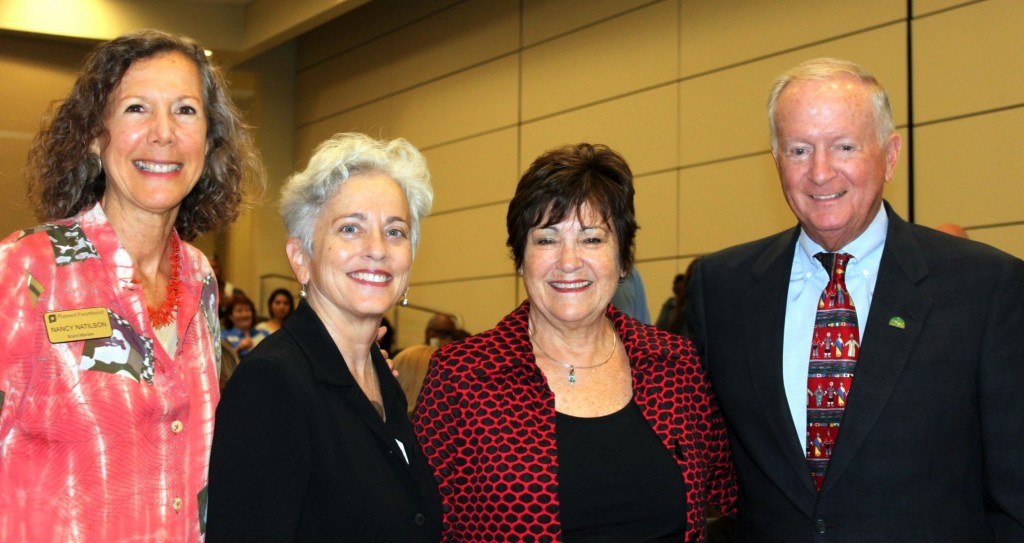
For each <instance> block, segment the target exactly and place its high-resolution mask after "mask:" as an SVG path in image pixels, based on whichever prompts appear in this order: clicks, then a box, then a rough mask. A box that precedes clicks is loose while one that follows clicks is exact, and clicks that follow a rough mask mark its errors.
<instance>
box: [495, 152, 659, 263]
mask: <svg viewBox="0 0 1024 543" xmlns="http://www.w3.org/2000/svg"><path fill="white" fill-rule="evenodd" d="M634 194H635V190H634V188H633V172H632V171H631V170H630V169H629V165H628V164H627V163H626V160H625V159H624V158H622V155H620V154H619V153H617V152H615V151H613V150H612V149H610V148H609V147H608V146H606V145H601V144H590V143H580V144H577V145H568V146H565V147H559V148H557V149H552V150H550V151H547V152H545V153H544V154H542V155H541V156H539V157H537V159H536V160H534V161H533V164H531V165H530V167H529V169H527V170H526V173H524V174H523V177H522V178H521V179H520V180H519V185H518V186H517V187H516V193H515V195H514V196H513V197H512V200H511V201H510V202H509V204H508V213H507V215H506V217H505V226H506V229H507V230H508V239H507V241H506V242H505V244H506V245H507V246H508V247H509V248H510V249H511V250H512V260H513V262H514V263H515V267H516V268H517V269H520V268H522V267H523V260H524V259H525V255H526V239H527V236H528V235H529V233H530V229H532V228H546V227H548V226H551V225H554V224H558V223H560V222H562V221H563V220H565V219H566V218H568V217H572V216H574V215H577V216H578V215H580V213H581V212H582V210H583V206H585V205H590V206H591V207H592V208H593V209H594V211H596V212H597V213H599V214H600V215H601V217H602V218H603V219H604V220H605V222H606V223H607V224H608V226H609V227H611V229H612V231H613V232H614V234H615V239H616V240H617V241H618V243H619V255H618V256H619V266H620V267H621V268H622V272H623V273H628V272H629V271H630V270H632V269H633V259H634V248H635V245H636V241H635V240H636V231H637V230H638V229H639V226H637V223H636V212H635V210H634V207H633V197H634Z"/></svg>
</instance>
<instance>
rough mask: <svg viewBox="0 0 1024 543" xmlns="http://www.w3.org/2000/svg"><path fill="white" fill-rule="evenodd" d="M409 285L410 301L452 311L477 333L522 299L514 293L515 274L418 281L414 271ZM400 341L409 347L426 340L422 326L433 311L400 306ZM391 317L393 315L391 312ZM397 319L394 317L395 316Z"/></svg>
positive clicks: (460, 324)
mask: <svg viewBox="0 0 1024 543" xmlns="http://www.w3.org/2000/svg"><path fill="white" fill-rule="evenodd" d="M412 279H413V284H412V287H410V288H409V304H410V306H417V307H423V308H429V309H430V310H437V311H443V312H446V313H453V314H455V316H456V317H458V324H459V326H461V327H463V328H465V329H466V330H467V331H468V332H470V333H473V334H477V333H480V332H483V331H484V330H489V329H491V328H493V327H494V325H495V324H497V323H498V321H499V320H501V318H502V317H504V316H505V315H507V314H508V313H510V312H511V311H512V310H513V309H515V308H516V306H517V305H518V304H519V302H520V301H521V300H517V299H516V297H515V282H516V279H515V277H514V276H513V275H511V274H510V275H509V276H508V277H495V278H486V279H476V280H468V281H460V282H458V283H435V284H426V285H417V284H416V283H415V281H416V279H417V277H416V275H415V274H414V275H413V277H412ZM395 313H396V314H397V319H398V321H397V323H396V324H397V326H398V339H397V340H396V343H397V345H399V346H401V347H408V346H410V345H417V344H420V343H423V330H424V329H425V328H426V326H427V321H428V320H430V317H431V316H432V315H433V313H432V311H429V310H428V311H421V310H418V309H413V308H412V307H409V308H402V309H398V310H397V311H396V312H395ZM388 319H392V317H391V315H389V316H388ZM392 322H393V323H394V322H395V321H394V320H392Z"/></svg>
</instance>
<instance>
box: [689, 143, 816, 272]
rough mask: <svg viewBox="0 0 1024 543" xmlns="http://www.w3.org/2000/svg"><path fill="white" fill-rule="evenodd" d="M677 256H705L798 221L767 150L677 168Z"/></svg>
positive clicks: (768, 233) (771, 232)
mask: <svg viewBox="0 0 1024 543" xmlns="http://www.w3.org/2000/svg"><path fill="white" fill-rule="evenodd" d="M679 177H680V184H679V186H680V194H679V202H680V203H679V204H678V208H679V209H681V210H682V211H681V212H680V216H679V250H678V254H681V255H685V254H704V253H710V252H714V251H717V250H719V249H724V248H726V247H730V246H732V245H736V244H739V243H743V242H746V241H752V240H755V239H759V238H763V237H765V236H768V235H771V234H773V233H775V232H778V231H780V230H783V229H785V228H788V227H791V226H793V225H794V224H796V219H795V218H793V214H792V213H791V212H790V210H789V206H788V205H786V200H785V198H783V196H782V189H781V188H779V180H778V175H777V174H776V172H775V164H774V163H773V162H772V159H771V156H770V155H769V154H768V153H764V154H762V155H758V156H755V157H749V158H743V159H737V160H730V161H727V162H721V163H716V164H710V165H707V166H699V167H695V168H686V169H684V170H681V171H680V175H679Z"/></svg>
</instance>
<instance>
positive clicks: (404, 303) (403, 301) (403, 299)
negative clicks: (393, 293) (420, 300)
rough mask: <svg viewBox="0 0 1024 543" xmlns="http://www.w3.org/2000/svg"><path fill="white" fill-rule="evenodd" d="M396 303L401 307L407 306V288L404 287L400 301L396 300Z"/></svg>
mask: <svg viewBox="0 0 1024 543" xmlns="http://www.w3.org/2000/svg"><path fill="white" fill-rule="evenodd" d="M398 305H400V306H402V307H409V289H405V294H403V295H402V301H401V302H398Z"/></svg>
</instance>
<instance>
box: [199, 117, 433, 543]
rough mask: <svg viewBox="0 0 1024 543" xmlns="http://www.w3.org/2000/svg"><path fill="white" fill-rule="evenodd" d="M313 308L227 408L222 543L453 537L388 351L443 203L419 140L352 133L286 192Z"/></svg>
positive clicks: (250, 359) (217, 490)
mask: <svg viewBox="0 0 1024 543" xmlns="http://www.w3.org/2000/svg"><path fill="white" fill-rule="evenodd" d="M282 194H283V196H282V201H281V214H282V216H283V218H284V222H285V225H286V227H287V229H288V235H289V238H288V241H287V243H286V252H287V253H288V260H289V262H290V263H291V266H292V270H293V271H294V272H295V277H296V278H297V279H298V280H299V283H301V284H302V298H303V299H302V301H301V303H300V304H299V307H298V309H296V310H295V312H294V313H292V315H291V316H290V317H288V320H287V321H285V322H284V324H283V326H282V327H281V329H280V330H279V331H278V332H277V333H275V334H273V335H272V336H270V337H268V338H267V339H265V340H263V341H262V342H261V343H260V344H259V345H257V346H256V348H254V349H253V350H252V351H251V352H250V353H249V355H248V356H247V358H246V361H245V363H244V364H242V365H241V366H239V368H238V370H237V371H236V372H235V374H234V376H233V377H232V379H231V381H230V382H229V383H228V386H227V388H226V389H225V390H224V395H223V398H222V399H221V403H220V406H219V408H218V409H217V417H218V418H217V428H216V431H215V432H214V439H213V452H212V456H211V460H210V516H209V523H208V528H209V531H208V535H207V541H208V542H211V543H216V542H217V541H248V542H255V541H360V542H363V541H366V542H372V541H378V542H392V541H423V542H433V541H437V540H438V539H439V537H440V530H441V526H440V524H441V505H440V496H439V495H438V492H437V487H436V483H435V482H434V478H433V475H432V472H431V470H430V467H429V466H428V465H427V463H426V459H425V457H424V456H423V454H422V453H421V451H420V448H419V445H418V444H417V442H416V439H415V437H414V436H413V433H412V427H411V425H410V424H409V420H408V417H407V415H406V398H405V395H404V394H403V393H402V389H401V387H400V386H399V384H398V381H397V380H396V379H395V377H394V376H393V375H392V374H391V372H390V371H389V369H388V366H387V363H386V361H385V359H384V356H383V355H382V353H381V351H380V350H379V349H378V347H377V345H376V344H375V343H374V340H375V338H376V335H377V331H378V328H379V326H380V322H381V318H382V317H383V316H384V313H385V312H386V311H387V310H389V309H390V308H391V307H392V306H393V305H394V304H395V303H396V302H398V301H399V299H402V300H403V303H404V301H405V299H406V298H405V297H406V296H407V285H408V283H409V271H410V269H411V267H412V260H413V252H414V249H415V247H416V245H417V243H418V241H419V223H420V219H422V218H423V217H424V216H426V214H427V213H428V212H429V210H430V205H431V202H432V200H433V191H432V189H431V187H430V175H429V173H428V172H427V168H426V161H425V160H424V158H423V156H422V155H421V154H420V152H419V151H418V150H416V148H415V147H413V146H412V145H410V144H409V143H408V142H406V141H405V140H401V139H398V140H393V141H381V140H375V139H373V138H370V137H368V136H365V135H362V134H338V135H336V136H334V137H333V138H331V139H330V140H327V141H326V142H324V143H322V144H321V145H320V146H319V147H317V149H316V151H315V153H314V155H313V157H312V158H311V159H310V161H309V165H308V166H307V167H306V169H305V170H304V171H302V172H300V173H298V174H295V175H294V176H292V177H291V178H290V179H289V180H288V182H287V183H286V185H285V187H284V189H283V190H282Z"/></svg>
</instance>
